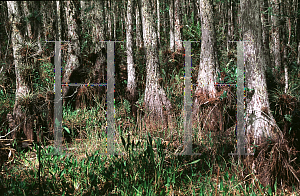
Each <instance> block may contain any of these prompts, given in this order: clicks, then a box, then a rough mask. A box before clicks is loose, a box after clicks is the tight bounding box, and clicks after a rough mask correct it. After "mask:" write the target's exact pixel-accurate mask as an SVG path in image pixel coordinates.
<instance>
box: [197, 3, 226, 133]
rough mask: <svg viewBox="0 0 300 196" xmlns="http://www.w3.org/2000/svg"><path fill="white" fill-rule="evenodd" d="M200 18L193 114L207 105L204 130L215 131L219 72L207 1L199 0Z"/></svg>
mask: <svg viewBox="0 0 300 196" xmlns="http://www.w3.org/2000/svg"><path fill="white" fill-rule="evenodd" d="M199 5H200V18H201V30H202V38H201V54H200V65H199V73H198V79H197V83H198V86H197V88H196V92H195V94H196V98H195V100H194V104H193V106H194V108H193V112H194V115H196V114H197V113H198V112H199V107H201V105H203V104H208V105H209V107H208V110H209V111H211V114H207V115H208V119H207V122H210V123H208V124H204V129H205V130H208V129H210V130H212V129H214V130H216V129H217V126H218V124H219V123H218V122H219V120H220V119H219V116H220V111H219V109H218V108H219V107H215V101H216V100H217V89H216V87H215V85H214V84H215V83H216V82H217V73H218V72H219V64H218V61H217V52H216V35H215V30H214V25H213V5H212V3H211V1H209V0H200V2H199Z"/></svg>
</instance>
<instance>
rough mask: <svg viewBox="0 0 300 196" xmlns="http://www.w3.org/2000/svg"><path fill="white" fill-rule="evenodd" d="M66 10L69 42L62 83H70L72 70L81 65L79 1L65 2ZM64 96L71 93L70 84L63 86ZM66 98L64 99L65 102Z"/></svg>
mask: <svg viewBox="0 0 300 196" xmlns="http://www.w3.org/2000/svg"><path fill="white" fill-rule="evenodd" d="M65 3H66V5H65V12H66V19H67V26H68V27H67V40H68V41H70V42H69V43H68V54H69V57H68V59H67V64H66V66H65V70H64V71H65V73H64V74H63V77H62V83H70V77H71V74H72V72H73V71H74V70H75V69H78V67H79V65H80V64H79V54H80V42H79V40H80V39H79V33H80V32H79V26H78V24H77V18H78V17H79V16H80V15H79V6H80V5H79V4H78V2H77V1H67V2H65ZM62 94H63V97H66V96H67V95H68V94H69V86H63V88H62ZM65 101H66V99H64V103H66V102H65Z"/></svg>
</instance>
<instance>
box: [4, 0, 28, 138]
mask: <svg viewBox="0 0 300 196" xmlns="http://www.w3.org/2000/svg"><path fill="white" fill-rule="evenodd" d="M7 8H8V18H9V21H10V23H11V25H12V32H11V42H12V47H13V57H14V65H15V74H16V101H15V105H14V109H13V118H14V122H13V123H12V125H13V126H11V128H15V126H18V125H19V124H20V123H23V121H24V120H25V123H24V124H23V125H21V126H20V127H21V129H19V131H23V132H24V133H25V136H26V137H27V139H28V140H33V132H32V129H31V127H30V126H31V125H32V124H31V123H30V122H29V120H28V119H27V120H26V114H25V112H23V111H22V110H21V102H22V98H24V97H25V96H27V95H28V94H29V87H28V86H27V85H26V83H25V80H24V76H22V67H23V66H24V64H23V61H24V59H23V57H22V52H21V49H22V48H23V47H24V41H25V40H24V37H23V35H21V29H19V27H18V24H20V18H21V17H20V10H19V6H18V3H17V1H7ZM12 138H13V139H15V138H16V131H15V132H13V133H12Z"/></svg>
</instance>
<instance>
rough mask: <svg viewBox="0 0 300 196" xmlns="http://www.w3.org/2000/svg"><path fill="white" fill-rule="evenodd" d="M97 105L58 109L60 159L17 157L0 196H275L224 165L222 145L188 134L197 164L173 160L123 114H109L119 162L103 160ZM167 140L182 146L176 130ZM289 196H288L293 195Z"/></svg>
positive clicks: (34, 154)
mask: <svg viewBox="0 0 300 196" xmlns="http://www.w3.org/2000/svg"><path fill="white" fill-rule="evenodd" d="M104 104H105V102H104V101H102V103H101V104H100V103H99V107H97V108H94V109H91V110H78V111H71V110H70V109H68V108H65V109H64V119H63V121H64V124H65V125H66V126H67V127H69V128H70V134H71V137H72V138H73V140H72V142H71V143H66V142H65V143H64V147H66V148H67V149H68V150H67V152H66V153H63V154H61V155H55V149H54V148H53V147H46V146H43V148H41V149H39V146H38V145H37V144H34V145H33V147H32V149H31V150H29V151H24V150H23V151H21V150H18V151H17V152H16V154H15V156H14V158H13V159H12V160H11V161H10V162H9V163H8V164H6V165H5V166H4V167H3V170H2V172H1V183H0V184H3V185H4V186H3V187H2V188H3V190H4V191H2V193H4V195H275V191H274V189H275V190H276V187H263V186H262V185H261V184H260V183H259V182H258V180H257V179H256V178H255V176H254V175H248V176H245V172H244V171H245V167H244V166H243V165H242V163H239V162H237V161H235V159H234V158H233V157H229V156H228V155H227V153H228V152H227V151H228V150H227V151H226V150H225V151H224V150H223V151H221V150H220V149H224V145H227V144H225V143H222V141H221V140H220V141H218V140H217V139H216V138H215V137H213V136H212V134H209V135H208V136H207V137H205V138H201V139H200V138H198V137H199V135H198V134H197V133H195V134H194V138H195V139H194V143H198V144H199V145H196V148H194V149H193V151H194V152H201V153H202V154H201V155H200V156H198V155H193V156H176V155H174V153H175V151H176V149H177V148H176V147H178V146H180V145H177V146H176V145H175V144H174V143H175V142H174V141H171V139H170V138H161V139H160V138H158V137H157V136H156V135H155V133H153V135H150V134H149V133H147V132H146V131H145V130H144V129H143V124H142V119H139V120H138V122H140V123H141V124H140V125H137V124H136V123H135V122H136V121H134V120H133V119H132V118H131V117H130V116H126V115H127V114H126V112H125V110H126V108H125V106H120V107H116V119H120V120H119V121H117V123H116V130H117V131H116V133H115V142H116V143H115V147H116V151H117V152H121V153H122V155H115V156H113V155H103V154H102V153H104V152H105V150H106V143H105V141H106V136H105V131H103V130H105V123H104V122H105V112H104V107H103V106H104ZM138 116H139V115H138ZM92 119H93V120H92ZM97 121H99V122H100V123H101V122H102V123H103V124H98V125H99V127H98V128H97V127H96V128H95V124H93V123H95V122H97ZM178 123H179V122H178ZM168 132H170V130H166V134H164V135H166V136H167V135H169V134H168ZM175 132H176V133H178V136H177V138H180V140H182V136H183V128H182V123H179V125H178V127H177V130H176V131H175V130H173V133H175ZM176 133H175V134H174V135H176ZM64 134H67V133H66V132H64ZM75 137H76V138H77V139H75ZM180 140H179V141H180ZM197 141H200V142H197ZM201 141H202V142H201ZM227 142H228V141H227ZM172 144H174V145H172ZM229 150H230V149H229ZM231 150H234V148H232V149H231ZM272 188H273V190H272ZM276 191H277V195H287V194H291V192H292V190H290V191H288V192H286V191H287V190H285V189H282V190H278V189H277V190H276ZM293 194H294V195H296V191H295V190H294V193H293Z"/></svg>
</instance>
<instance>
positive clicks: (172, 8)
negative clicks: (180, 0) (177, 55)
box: [169, 0, 175, 52]
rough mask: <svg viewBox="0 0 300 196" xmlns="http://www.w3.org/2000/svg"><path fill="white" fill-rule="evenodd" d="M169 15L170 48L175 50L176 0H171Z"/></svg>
mask: <svg viewBox="0 0 300 196" xmlns="http://www.w3.org/2000/svg"><path fill="white" fill-rule="evenodd" d="M169 17H170V50H171V51H172V52H174V50H175V35H174V0H170V8H169Z"/></svg>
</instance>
